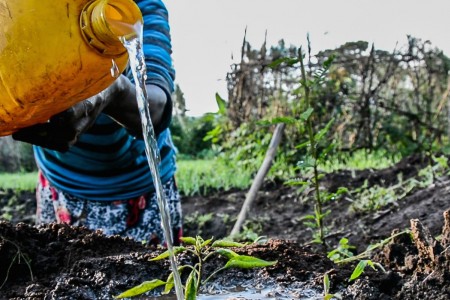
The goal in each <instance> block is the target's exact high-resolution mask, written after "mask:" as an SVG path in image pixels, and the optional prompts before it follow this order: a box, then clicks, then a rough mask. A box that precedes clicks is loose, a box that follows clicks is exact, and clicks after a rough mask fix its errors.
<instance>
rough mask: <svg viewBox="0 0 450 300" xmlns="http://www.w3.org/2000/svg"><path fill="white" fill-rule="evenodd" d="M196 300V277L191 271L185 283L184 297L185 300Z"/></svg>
mask: <svg viewBox="0 0 450 300" xmlns="http://www.w3.org/2000/svg"><path fill="white" fill-rule="evenodd" d="M196 298H197V276H196V273H195V271H194V270H193V271H192V272H191V273H190V274H189V277H188V279H187V281H186V294H185V295H184V299H185V300H196Z"/></svg>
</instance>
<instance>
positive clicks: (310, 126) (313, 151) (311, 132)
mask: <svg viewBox="0 0 450 300" xmlns="http://www.w3.org/2000/svg"><path fill="white" fill-rule="evenodd" d="M298 51H299V54H298V55H299V61H300V68H301V72H302V81H303V82H302V86H303V89H304V91H305V102H306V106H307V108H309V107H312V105H311V99H310V88H309V84H308V81H307V77H306V71H305V65H304V62H303V52H302V47H300V49H299V50H298ZM306 128H307V130H308V136H309V143H310V151H311V155H312V157H313V159H314V165H313V170H314V190H315V194H316V204H315V205H314V211H315V219H316V223H317V226H318V228H319V238H320V241H321V242H322V244H323V245H324V246H326V244H325V238H324V229H323V221H322V215H323V214H322V199H321V197H320V187H319V171H318V169H317V149H316V141H315V138H314V129H313V124H312V120H311V116H310V117H308V119H307V120H306Z"/></svg>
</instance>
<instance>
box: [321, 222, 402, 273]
mask: <svg viewBox="0 0 450 300" xmlns="http://www.w3.org/2000/svg"><path fill="white" fill-rule="evenodd" d="M409 232H410V231H409V230H404V231H401V232H398V233H396V234H393V235H391V236H390V237H388V238H386V239H384V240H381V241H380V242H378V243H375V244H373V245H369V246H368V247H367V249H366V250H365V251H364V252H361V253H360V254H358V255H354V254H353V252H352V251H350V250H353V249H355V247H354V246H351V245H350V244H349V243H348V239H346V238H342V239H341V240H340V241H339V245H338V247H337V248H336V249H334V250H331V251H330V252H328V258H329V259H331V260H332V261H333V262H335V263H337V264H345V263H350V262H354V261H358V264H357V265H356V267H355V269H354V270H353V272H352V274H351V275H350V278H349V281H353V280H355V279H357V278H359V276H361V274H363V272H364V270H365V269H366V267H367V266H369V267H371V268H372V269H374V270H375V271H376V270H377V268H378V269H380V270H382V271H383V272H386V271H385V269H384V268H383V266H382V265H381V264H380V263H377V262H373V261H372V260H370V259H369V257H370V256H371V254H372V252H373V251H374V250H376V249H380V248H382V247H384V245H386V244H387V243H389V242H390V241H392V240H393V239H394V238H396V237H398V236H400V235H402V234H409Z"/></svg>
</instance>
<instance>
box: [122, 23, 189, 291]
mask: <svg viewBox="0 0 450 300" xmlns="http://www.w3.org/2000/svg"><path fill="white" fill-rule="evenodd" d="M134 27H135V32H136V35H129V36H124V37H120V40H121V42H122V43H123V45H124V46H125V48H126V49H127V51H128V56H129V61H130V67H131V70H132V72H133V77H134V81H135V86H136V98H137V103H138V108H139V114H140V116H141V122H142V133H143V136H144V142H145V152H146V154H147V159H148V164H149V167H150V171H151V173H152V178H153V183H154V186H155V190H156V195H157V198H158V206H159V210H160V214H161V223H162V228H163V230H164V234H165V240H166V244H167V250H168V251H169V254H170V255H169V258H170V263H171V267H172V272H173V274H174V283H175V292H176V296H177V299H178V300H183V299H184V292H183V286H182V284H181V279H180V274H179V273H178V267H177V262H176V260H175V255H174V252H173V236H172V230H171V228H172V226H171V225H170V214H169V208H168V205H167V201H166V199H165V195H164V192H163V184H162V182H161V177H160V174H159V168H158V165H159V163H160V156H159V150H158V145H157V142H156V138H155V132H154V129H153V124H152V121H151V118H150V110H149V107H148V105H147V89H146V86H145V80H146V77H147V75H146V73H147V72H146V65H145V57H144V50H143V49H142V45H143V41H142V31H143V26H142V24H140V23H138V24H135V26H134Z"/></svg>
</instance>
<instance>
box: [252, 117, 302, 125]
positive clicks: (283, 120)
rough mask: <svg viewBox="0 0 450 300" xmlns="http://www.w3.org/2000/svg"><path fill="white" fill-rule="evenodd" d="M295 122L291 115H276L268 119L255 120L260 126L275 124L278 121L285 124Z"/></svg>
mask: <svg viewBox="0 0 450 300" xmlns="http://www.w3.org/2000/svg"><path fill="white" fill-rule="evenodd" d="M296 122H297V120H296V119H295V118H292V117H276V118H273V119H270V120H261V121H258V122H256V124H257V125H260V126H270V125H276V124H280V123H285V124H288V125H289V124H295V123H296Z"/></svg>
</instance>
